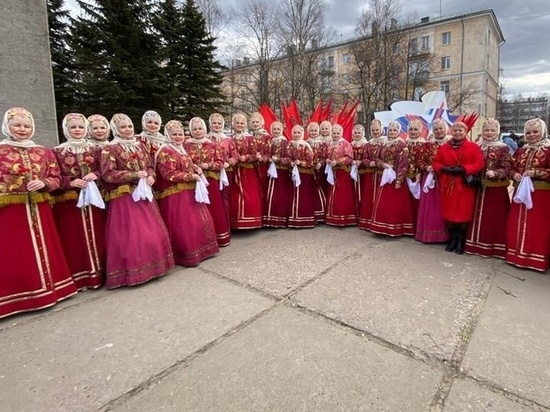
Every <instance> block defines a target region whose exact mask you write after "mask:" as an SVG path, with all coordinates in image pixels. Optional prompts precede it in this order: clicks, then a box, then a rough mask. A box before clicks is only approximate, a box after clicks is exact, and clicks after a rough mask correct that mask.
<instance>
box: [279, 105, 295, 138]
mask: <svg viewBox="0 0 550 412" xmlns="http://www.w3.org/2000/svg"><path fill="white" fill-rule="evenodd" d="M281 113H282V114H283V126H284V127H283V134H284V136H285V137H286V138H287V140H291V138H292V127H293V126H294V125H293V124H292V119H291V117H290V113H289V111H288V107H287V106H286V104H285V102H282V103H281Z"/></svg>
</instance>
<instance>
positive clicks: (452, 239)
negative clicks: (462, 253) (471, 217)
mask: <svg viewBox="0 0 550 412" xmlns="http://www.w3.org/2000/svg"><path fill="white" fill-rule="evenodd" d="M457 230H458V229H457V228H456V227H454V226H450V227H449V242H448V243H447V246H446V247H445V250H446V251H447V252H454V251H455V250H456V241H457V239H456V233H457Z"/></svg>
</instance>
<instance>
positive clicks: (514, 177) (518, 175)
mask: <svg viewBox="0 0 550 412" xmlns="http://www.w3.org/2000/svg"><path fill="white" fill-rule="evenodd" d="M512 179H514V180H515V181H516V182H519V181H520V180H521V175H520V174H519V173H514V176H513V177H512Z"/></svg>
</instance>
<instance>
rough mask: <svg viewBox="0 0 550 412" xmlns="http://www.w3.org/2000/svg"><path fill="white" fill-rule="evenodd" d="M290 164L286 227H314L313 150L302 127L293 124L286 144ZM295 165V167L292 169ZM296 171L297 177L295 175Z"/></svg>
mask: <svg viewBox="0 0 550 412" xmlns="http://www.w3.org/2000/svg"><path fill="white" fill-rule="evenodd" d="M288 156H289V158H290V166H291V168H292V170H293V172H292V173H293V177H292V183H291V184H292V188H291V189H290V190H291V191H290V194H291V200H290V214H289V217H288V227H293V228H312V227H315V206H314V199H315V196H314V194H315V190H316V186H315V180H314V177H313V176H314V175H313V170H314V169H313V150H312V149H311V146H310V145H309V143H308V142H306V141H305V140H304V128H303V127H302V126H300V125H295V126H294V127H293V128H292V140H291V141H290V143H289V145H288ZM294 167H296V169H294ZM296 170H297V171H298V177H297V176H296Z"/></svg>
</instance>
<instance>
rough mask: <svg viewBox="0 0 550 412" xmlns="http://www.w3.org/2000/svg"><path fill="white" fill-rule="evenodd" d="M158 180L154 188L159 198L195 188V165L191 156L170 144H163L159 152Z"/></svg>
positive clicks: (157, 164)
mask: <svg viewBox="0 0 550 412" xmlns="http://www.w3.org/2000/svg"><path fill="white" fill-rule="evenodd" d="M156 172H157V180H156V182H155V184H154V186H153V187H154V189H155V191H156V192H157V197H158V198H163V197H166V196H169V195H171V194H175V193H178V192H181V191H182V190H185V189H193V188H194V187H195V185H196V183H195V180H194V179H193V173H195V165H194V164H193V161H192V159H191V156H189V155H184V154H182V153H180V152H178V151H177V150H176V149H174V148H173V147H170V146H163V147H162V148H161V149H160V150H159V151H158V153H157V162H156Z"/></svg>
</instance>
